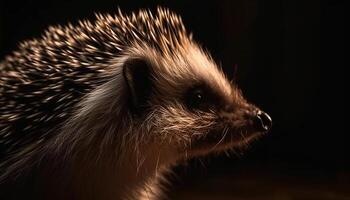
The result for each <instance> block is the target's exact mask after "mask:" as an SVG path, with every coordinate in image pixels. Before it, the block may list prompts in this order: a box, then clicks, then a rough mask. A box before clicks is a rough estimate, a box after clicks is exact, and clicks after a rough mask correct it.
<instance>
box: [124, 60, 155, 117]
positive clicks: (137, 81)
mask: <svg viewBox="0 0 350 200" xmlns="http://www.w3.org/2000/svg"><path fill="white" fill-rule="evenodd" d="M123 76H124V79H125V81H126V84H127V86H128V89H129V92H130V98H131V102H132V110H133V111H134V112H140V111H142V110H144V109H145V108H146V106H147V100H148V97H149V95H150V93H151V79H150V67H149V63H148V62H147V61H145V60H143V59H141V58H135V59H129V60H127V61H126V62H125V63H124V66H123Z"/></svg>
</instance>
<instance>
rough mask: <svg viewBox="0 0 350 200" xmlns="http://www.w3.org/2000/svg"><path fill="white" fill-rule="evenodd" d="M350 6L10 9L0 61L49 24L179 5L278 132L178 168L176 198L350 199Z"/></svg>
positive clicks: (4, 15) (273, 1)
mask: <svg viewBox="0 0 350 200" xmlns="http://www.w3.org/2000/svg"><path fill="white" fill-rule="evenodd" d="M344 4H345V3H344V1H313V0H311V1H293V0H285V1H282V0H269V1H268V0H266V1H263V0H240V1H238V0H236V1H230V0H225V1H215V2H214V1H213V2H204V1H118V0H95V1H92V0H89V1H87V0H77V1H67V0H60V1H42V2H39V1H18V0H12V1H1V2H0V57H1V59H2V58H3V57H4V56H5V55H6V54H7V53H10V52H11V51H12V50H14V49H15V48H16V46H17V44H18V42H20V41H23V40H26V39H30V38H33V37H38V36H39V35H40V33H42V31H43V30H44V29H45V28H46V27H47V26H49V25H55V24H67V23H68V22H73V23H74V22H77V20H78V19H85V18H90V19H93V16H94V15H93V13H94V12H103V13H104V12H109V13H114V12H115V11H116V9H117V7H118V6H119V7H120V8H121V9H122V10H124V11H127V12H130V11H132V10H137V9H138V8H155V6H156V5H162V6H166V7H169V8H170V9H172V10H174V11H176V12H177V13H179V14H180V15H181V16H182V18H183V20H184V23H185V25H186V27H187V29H189V30H190V31H192V32H193V33H194V37H195V39H196V40H197V41H199V42H200V43H201V44H203V46H204V47H205V48H206V49H208V50H209V51H210V52H211V53H212V55H213V57H214V59H215V60H216V61H217V62H218V63H220V64H221V65H222V67H223V68H224V71H225V72H226V73H227V74H228V75H229V76H231V75H232V74H233V66H234V65H235V64H237V65H238V75H237V77H238V80H237V82H238V84H239V86H240V87H241V88H242V90H243V92H244V94H245V96H246V97H247V99H249V100H250V101H251V102H254V103H256V104H257V105H258V106H259V107H261V108H263V109H264V110H265V111H266V112H268V113H269V114H270V115H271V116H272V118H273V121H274V126H273V130H272V131H271V133H270V134H269V135H268V136H266V137H265V138H263V139H262V140H260V141H258V142H255V143H254V144H253V145H252V146H251V147H250V148H249V149H248V150H247V151H246V152H245V153H244V154H238V155H232V156H231V157H230V158H228V157H226V156H210V157H209V158H202V159H200V160H199V159H197V160H194V161H191V162H189V164H188V166H187V167H186V168H185V167H178V168H176V169H175V171H176V174H177V175H176V176H174V175H173V176H171V178H170V180H172V182H173V184H172V186H170V187H168V190H169V191H168V195H169V198H170V199H350V194H349V192H348V191H347V188H350V184H349V179H350V173H349V172H350V162H349V154H348V152H349V151H348V150H347V148H346V146H347V145H346V143H347V142H348V141H347V138H348V137H346V136H345V124H344V123H345V117H344V115H345V102H344V100H345V97H344V94H345V91H344V90H345V81H344V76H345V71H344V41H345V40H344V25H345V24H344V21H345V20H344V7H345V5H344Z"/></svg>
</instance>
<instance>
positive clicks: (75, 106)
mask: <svg viewBox="0 0 350 200" xmlns="http://www.w3.org/2000/svg"><path fill="white" fill-rule="evenodd" d="M132 59H142V60H144V61H145V62H147V63H149V65H150V66H151V69H150V70H151V79H152V81H153V85H154V90H152V93H151V95H150V97H149V99H148V101H147V104H148V106H149V108H148V109H147V112H146V113H143V114H142V115H140V116H137V115H134V114H133V113H132V112H131V110H130V109H129V104H130V103H129V101H130V91H129V90H128V87H127V85H126V81H125V79H124V77H123V67H124V64H125V63H126V62H127V61H128V60H132ZM0 68H1V72H0V84H1V87H0V92H1V96H0V111H1V117H0V120H1V121H0V136H1V137H0V142H1V143H2V144H4V146H5V147H6V148H5V151H4V152H5V155H3V158H2V159H3V160H2V162H1V165H0V169H1V170H2V171H1V172H2V173H1V178H0V181H1V182H2V185H4V186H8V185H10V186H12V185H13V186H14V187H13V188H16V190H19V191H21V190H23V191H30V192H29V193H30V195H33V196H35V197H36V198H42V199H46V198H50V199H53V198H55V199H135V198H140V199H142V198H151V197H153V198H156V197H157V196H159V193H160V190H159V188H158V186H157V185H158V184H157V180H158V178H159V177H162V176H161V173H162V172H163V171H166V170H167V169H168V168H169V166H171V165H174V164H176V163H177V162H179V161H181V160H186V159H187V158H189V157H194V156H198V155H205V154H207V153H210V152H215V151H223V150H229V149H232V148H233V147H238V146H242V145H244V144H245V143H247V142H248V141H250V140H251V139H252V138H255V136H256V134H255V133H256V132H257V131H255V130H253V128H251V127H252V126H253V125H252V124H253V122H252V120H251V119H247V118H246V117H245V115H247V113H250V112H253V111H255V110H256V109H257V108H256V107H255V106H253V105H251V104H249V103H247V102H246V101H245V100H244V99H243V97H242V96H241V92H240V91H239V90H238V89H237V88H236V87H235V86H233V85H232V84H231V83H230V82H229V81H228V80H227V78H226V77H225V76H224V74H223V73H222V71H221V70H220V69H219V68H218V67H217V66H216V64H215V63H214V62H213V60H212V59H211V58H210V56H209V55H208V54H207V53H205V52H204V51H203V50H202V49H201V48H200V47H199V45H197V44H196V43H195V42H194V41H193V40H192V38H191V37H190V35H189V34H187V32H186V30H185V28H184V26H183V25H182V22H181V18H180V17H178V16H177V15H175V14H173V13H171V12H170V11H168V10H166V9H161V8H159V9H158V11H157V13H156V14H155V15H154V14H152V13H150V12H149V11H140V12H139V13H137V14H135V13H133V14H131V15H130V16H125V15H123V14H122V13H119V14H118V15H116V16H110V15H105V16H103V15H98V16H97V20H96V22H94V23H91V22H88V21H84V22H81V23H80V25H78V26H75V27H74V26H72V25H69V26H67V27H55V28H50V29H49V31H48V32H46V34H45V35H44V36H43V37H42V38H41V39H39V40H32V41H29V42H25V43H23V44H22V45H21V46H20V48H19V50H18V51H16V52H14V53H13V55H12V56H8V57H7V58H6V59H5V61H4V62H2V63H1V65H0ZM195 83H203V84H205V85H207V86H209V87H210V90H212V91H215V96H217V97H219V98H220V101H221V102H223V103H224V105H225V108H218V109H209V110H207V111H191V110H189V109H188V108H187V107H186V106H185V105H184V102H183V101H182V98H183V92H184V91H185V90H186V89H187V88H190V87H192V86H193V85H194V84H195ZM25 88H27V89H25ZM11 95H15V97H16V98H12V97H11ZM45 103H47V104H48V105H51V106H52V110H49V111H47V110H45V107H44V105H46V104H45ZM20 123H23V124H20ZM18 125H22V127H21V129H20V132H18V130H17V129H15V126H18ZM24 133H25V135H23V136H21V137H18V135H20V134H24ZM210 137H212V139H211V140H207V138H210ZM18 138H19V139H18ZM21 181H24V184H23V185H21V184H19V182H21ZM13 188H12V190H14V189H13ZM28 188H30V189H28ZM36 192H38V194H40V195H38V194H37V193H36ZM22 194H23V193H22ZM15 195H18V194H17V192H15Z"/></svg>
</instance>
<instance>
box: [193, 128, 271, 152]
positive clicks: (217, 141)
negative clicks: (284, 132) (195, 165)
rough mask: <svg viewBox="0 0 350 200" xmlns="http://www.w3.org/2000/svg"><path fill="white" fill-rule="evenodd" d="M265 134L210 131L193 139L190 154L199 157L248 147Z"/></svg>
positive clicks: (226, 130) (240, 130) (243, 130)
mask: <svg viewBox="0 0 350 200" xmlns="http://www.w3.org/2000/svg"><path fill="white" fill-rule="evenodd" d="M265 133H266V132H259V131H253V130H250V131H249V130H246V129H238V130H237V129H236V130H229V129H224V130H223V131H210V132H208V133H207V134H205V135H200V136H198V137H193V138H192V140H191V147H190V152H191V153H192V154H194V155H197V154H207V153H210V152H220V151H225V150H228V149H233V148H240V147H246V146H247V145H248V144H249V143H251V142H252V141H254V140H256V139H258V138H260V137H261V136H263V135H264V134H265Z"/></svg>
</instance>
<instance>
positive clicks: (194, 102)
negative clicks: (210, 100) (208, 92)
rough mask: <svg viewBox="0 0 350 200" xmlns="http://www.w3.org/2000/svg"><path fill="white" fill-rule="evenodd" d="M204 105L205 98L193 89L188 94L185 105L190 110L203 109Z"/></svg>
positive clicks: (201, 93) (199, 90) (199, 91)
mask: <svg viewBox="0 0 350 200" xmlns="http://www.w3.org/2000/svg"><path fill="white" fill-rule="evenodd" d="M205 103H206V97H205V94H204V92H203V90H201V89H195V90H192V91H190V92H189V95H188V98H187V105H188V107H189V108H190V109H201V108H204V106H205Z"/></svg>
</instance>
